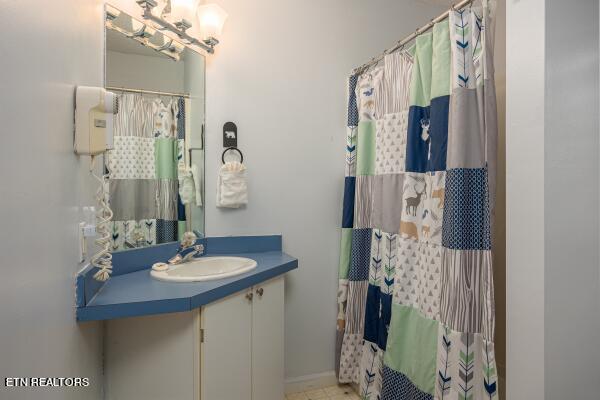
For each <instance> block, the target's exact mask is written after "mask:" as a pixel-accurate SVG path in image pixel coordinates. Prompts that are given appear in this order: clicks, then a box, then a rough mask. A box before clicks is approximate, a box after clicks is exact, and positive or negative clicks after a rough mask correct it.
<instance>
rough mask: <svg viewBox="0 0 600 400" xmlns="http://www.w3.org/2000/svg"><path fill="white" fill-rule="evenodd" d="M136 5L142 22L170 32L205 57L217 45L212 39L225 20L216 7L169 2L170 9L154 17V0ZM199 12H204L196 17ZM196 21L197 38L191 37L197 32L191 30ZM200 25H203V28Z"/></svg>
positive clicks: (177, 0)
mask: <svg viewBox="0 0 600 400" xmlns="http://www.w3.org/2000/svg"><path fill="white" fill-rule="evenodd" d="M136 2H137V3H138V5H139V6H140V7H142V9H143V13H142V16H143V17H144V19H146V20H148V21H150V22H152V24H153V25H154V26H156V27H157V28H158V29H160V30H167V31H170V32H173V33H174V34H176V35H177V36H178V37H179V38H180V39H182V40H183V41H184V42H185V43H187V44H189V45H194V46H198V47H200V48H202V49H204V50H206V51H207V52H208V53H209V54H212V53H214V52H215V46H216V45H217V44H218V43H219V41H218V40H217V39H216V37H215V36H216V35H218V34H220V31H221V29H222V27H223V23H224V22H225V18H227V13H225V11H223V9H221V8H220V7H219V6H217V5H213V4H211V5H210V6H211V7H210V8H204V7H207V6H201V7H198V3H199V0H170V8H169V7H166V8H164V9H163V10H162V12H161V13H160V14H161V15H157V14H158V13H157V12H155V11H153V10H154V9H155V8H156V7H157V6H158V2H157V1H156V0H136ZM215 7H217V8H218V10H219V12H215V11H216V10H217V8H215ZM201 10H204V11H203V12H202V14H200V11H201ZM207 11H208V12H207ZM167 18H168V20H167ZM197 19H198V20H199V25H200V27H199V32H200V35H201V39H198V38H196V37H194V36H195V35H196V34H197V33H196V32H193V31H192V29H191V28H192V27H194V28H195V26H194V23H195V20H197ZM192 21H194V22H192ZM203 24H206V26H205V27H203V26H202V25H203ZM205 28H206V29H205ZM194 31H196V29H194Z"/></svg>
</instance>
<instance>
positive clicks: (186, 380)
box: [104, 276, 284, 400]
mask: <svg viewBox="0 0 600 400" xmlns="http://www.w3.org/2000/svg"><path fill="white" fill-rule="evenodd" d="M283 340H284V278H283V276H280V277H277V278H275V279H272V280H270V281H266V282H263V283H262V284H259V285H256V286H254V287H252V288H249V289H247V290H244V291H242V292H239V293H236V294H234V295H231V296H229V297H226V298H223V299H220V300H217V301H215V302H213V303H211V304H209V305H207V306H204V307H202V308H201V309H196V310H192V311H189V312H182V313H173V314H161V315H154V316H147V317H135V318H124V319H116V320H110V321H107V322H106V333H105V349H104V354H105V359H104V376H105V391H106V399H108V400H165V399H169V400H180V399H181V400H282V399H283V398H284V387H283V385H284V383H283V380H284V376H283V374H284V364H283V363H284V357H283V351H284V342H283Z"/></svg>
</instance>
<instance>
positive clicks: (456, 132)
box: [336, 0, 499, 400]
mask: <svg viewBox="0 0 600 400" xmlns="http://www.w3.org/2000/svg"><path fill="white" fill-rule="evenodd" d="M476 3H478V2H476ZM480 3H481V4H475V3H474V4H473V5H471V6H469V7H468V8H466V9H463V10H459V11H451V13H450V16H449V18H448V19H447V20H444V21H441V22H439V23H437V24H435V25H434V26H433V28H432V30H431V32H429V33H425V34H422V35H420V36H419V37H417V38H416V41H415V43H414V45H413V46H411V47H410V48H409V49H405V50H402V51H400V52H396V53H393V54H389V55H386V57H385V58H384V62H383V63H382V65H378V66H376V67H374V68H371V69H369V70H367V71H365V72H363V73H362V74H361V75H358V76H352V77H350V79H349V94H348V99H349V100H348V128H347V129H348V131H347V135H346V136H347V146H346V177H345V190H344V207H343V219H342V220H343V221H342V243H341V255H340V266H339V290H338V324H337V328H338V329H337V332H338V347H337V350H336V353H337V354H336V369H337V373H338V380H339V381H340V382H341V383H349V382H352V383H356V384H357V385H358V386H359V390H360V392H359V394H360V396H361V398H362V399H363V400H400V399H402V400H404V399H407V400H419V399H447V400H455V399H461V400H463V399H464V400H467V399H470V400H478V399H488V400H493V399H497V398H498V396H499V395H498V384H497V370H496V363H495V355H494V327H495V324H494V318H495V317H494V297H493V282H492V276H493V269H492V258H491V251H492V241H491V232H492V218H491V215H492V213H493V207H494V194H495V166H496V161H495V152H496V147H495V145H496V135H497V131H496V117H495V113H496V109H495V107H496V106H495V90H494V77H493V68H492V67H491V66H492V63H493V59H492V56H493V54H492V47H491V44H490V43H491V40H492V38H493V35H492V33H493V32H489V31H488V29H489V28H488V27H493V19H494V10H495V3H494V2H493V1H492V0H482V2H480Z"/></svg>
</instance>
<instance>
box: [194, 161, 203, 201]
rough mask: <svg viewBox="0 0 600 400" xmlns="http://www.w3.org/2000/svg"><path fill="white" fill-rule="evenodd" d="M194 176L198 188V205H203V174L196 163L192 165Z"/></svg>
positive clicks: (196, 188)
mask: <svg viewBox="0 0 600 400" xmlns="http://www.w3.org/2000/svg"><path fill="white" fill-rule="evenodd" d="M192 178H193V179H194V189H195V190H196V206H197V207H202V174H200V172H199V171H198V166H197V165H196V164H194V165H192Z"/></svg>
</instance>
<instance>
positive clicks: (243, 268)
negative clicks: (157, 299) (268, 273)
mask: <svg viewBox="0 0 600 400" xmlns="http://www.w3.org/2000/svg"><path fill="white" fill-rule="evenodd" d="M254 268H256V261H254V260H252V259H250V258H244V257H201V258H198V259H197V260H194V261H190V262H187V263H183V264H177V265H173V266H169V269H167V270H166V271H154V270H152V271H151V272H150V275H152V277H153V278H155V279H158V280H161V281H167V282H199V281H209V280H212V279H221V278H229V277H231V276H236V275H239V274H243V273H244V272H248V271H251V270H253V269H254Z"/></svg>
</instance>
